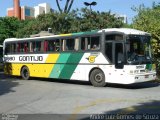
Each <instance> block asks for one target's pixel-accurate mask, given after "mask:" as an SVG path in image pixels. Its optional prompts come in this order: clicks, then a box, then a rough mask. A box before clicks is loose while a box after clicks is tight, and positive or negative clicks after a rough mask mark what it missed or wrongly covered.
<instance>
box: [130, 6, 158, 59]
mask: <svg viewBox="0 0 160 120" xmlns="http://www.w3.org/2000/svg"><path fill="white" fill-rule="evenodd" d="M134 10H135V11H136V12H138V15H137V16H135V17H134V20H133V27H134V28H136V29H140V30H143V31H146V32H149V33H151V35H152V46H153V54H154V56H155V58H160V22H159V20H160V4H155V3H153V6H152V8H146V7H145V6H144V5H141V6H139V8H135V9H134Z"/></svg>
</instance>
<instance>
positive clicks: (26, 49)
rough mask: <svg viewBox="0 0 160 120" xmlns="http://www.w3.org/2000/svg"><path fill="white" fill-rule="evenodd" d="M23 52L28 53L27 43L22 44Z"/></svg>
mask: <svg viewBox="0 0 160 120" xmlns="http://www.w3.org/2000/svg"><path fill="white" fill-rule="evenodd" d="M24 52H25V53H27V52H29V43H28V42H25V43H24Z"/></svg>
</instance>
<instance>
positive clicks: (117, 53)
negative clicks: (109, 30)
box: [113, 42, 125, 69]
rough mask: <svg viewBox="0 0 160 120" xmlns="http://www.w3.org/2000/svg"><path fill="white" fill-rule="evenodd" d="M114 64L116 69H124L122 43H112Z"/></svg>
mask: <svg viewBox="0 0 160 120" xmlns="http://www.w3.org/2000/svg"><path fill="white" fill-rule="evenodd" d="M113 53H114V55H113V56H114V64H115V68H116V69H123V67H124V61H125V59H124V53H125V52H124V42H114V44H113Z"/></svg>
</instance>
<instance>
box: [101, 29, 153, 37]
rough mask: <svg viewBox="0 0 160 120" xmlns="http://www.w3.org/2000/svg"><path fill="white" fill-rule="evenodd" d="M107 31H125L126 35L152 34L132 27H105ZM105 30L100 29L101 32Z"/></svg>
mask: <svg viewBox="0 0 160 120" xmlns="http://www.w3.org/2000/svg"><path fill="white" fill-rule="evenodd" d="M103 30H104V31H105V32H106V33H110V32H111V33H113V32H116V33H118V32H119V33H124V34H126V35H129V34H130V35H149V36H150V35H151V34H150V33H147V32H144V31H140V30H136V29H131V28H108V29H103ZM103 30H100V31H99V32H102V31H103Z"/></svg>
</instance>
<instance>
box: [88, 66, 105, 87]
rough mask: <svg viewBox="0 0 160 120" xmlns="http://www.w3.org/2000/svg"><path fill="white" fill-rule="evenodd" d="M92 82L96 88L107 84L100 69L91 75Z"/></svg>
mask: <svg viewBox="0 0 160 120" xmlns="http://www.w3.org/2000/svg"><path fill="white" fill-rule="evenodd" d="M90 82H91V83H92V85H93V86H94V87H104V86H105V85H106V82H105V75H104V73H103V71H102V70H100V69H94V70H93V71H92V72H91V74H90Z"/></svg>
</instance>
